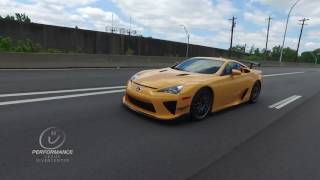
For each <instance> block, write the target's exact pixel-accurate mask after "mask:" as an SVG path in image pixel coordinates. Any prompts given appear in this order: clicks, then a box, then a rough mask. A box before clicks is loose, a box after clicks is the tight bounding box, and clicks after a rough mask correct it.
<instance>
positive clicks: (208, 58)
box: [194, 57, 248, 67]
mask: <svg viewBox="0 0 320 180" xmlns="http://www.w3.org/2000/svg"><path fill="white" fill-rule="evenodd" d="M194 58H200V59H207V60H219V61H223V62H225V63H226V62H236V63H239V64H241V65H242V66H245V67H248V66H246V65H245V64H243V63H242V62H239V61H237V60H233V59H227V58H223V57H194Z"/></svg>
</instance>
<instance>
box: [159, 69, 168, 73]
mask: <svg viewBox="0 0 320 180" xmlns="http://www.w3.org/2000/svg"><path fill="white" fill-rule="evenodd" d="M166 71H168V70H166V69H165V70H161V71H160V72H166Z"/></svg>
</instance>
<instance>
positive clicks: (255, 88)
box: [249, 81, 261, 104]
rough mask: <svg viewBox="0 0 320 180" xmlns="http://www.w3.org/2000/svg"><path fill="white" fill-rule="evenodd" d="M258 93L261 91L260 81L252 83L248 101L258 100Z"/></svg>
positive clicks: (252, 102)
mask: <svg viewBox="0 0 320 180" xmlns="http://www.w3.org/2000/svg"><path fill="white" fill-rule="evenodd" d="M260 93H261V83H260V82H259V81H257V82H256V83H254V85H253V87H252V90H251V95H250V100H249V103H251V104H254V103H256V102H258V99H259V96H260Z"/></svg>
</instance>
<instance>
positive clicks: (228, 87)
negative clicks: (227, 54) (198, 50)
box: [123, 57, 262, 120]
mask: <svg viewBox="0 0 320 180" xmlns="http://www.w3.org/2000/svg"><path fill="white" fill-rule="evenodd" d="M252 67H253V66H252V64H251V67H250V68H249V67H248V66H246V65H245V64H243V63H241V62H238V61H234V60H228V59H222V58H205V57H196V58H191V59H187V60H185V61H183V62H182V63H179V64H177V65H174V66H173V67H171V68H164V69H155V70H146V71H141V72H139V73H137V74H135V75H134V76H132V77H131V79H130V80H129V81H128V84H127V89H126V94H125V96H124V97H123V104H124V105H126V106H127V107H129V108H130V109H132V110H134V111H137V112H140V113H143V114H145V115H148V116H151V117H153V118H156V119H160V120H172V119H176V118H178V117H180V116H182V115H189V116H190V117H191V118H192V119H194V120H202V119H204V118H205V117H206V116H207V115H208V114H209V113H210V112H217V111H220V110H222V109H225V108H228V107H231V106H235V105H238V104H241V103H245V102H250V103H255V102H257V100H258V98H259V95H260V91H261V79H262V75H261V71H259V70H254V69H252Z"/></svg>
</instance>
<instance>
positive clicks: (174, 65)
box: [171, 61, 180, 68]
mask: <svg viewBox="0 0 320 180" xmlns="http://www.w3.org/2000/svg"><path fill="white" fill-rule="evenodd" d="M179 63H180V62H179V61H177V62H175V63H174V64H173V65H172V66H171V68H174V67H176V66H177V65H178V64H179Z"/></svg>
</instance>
